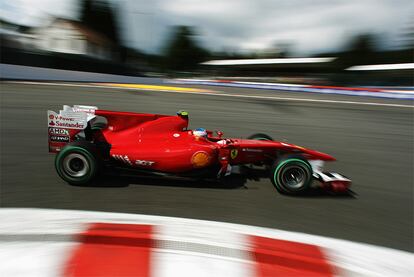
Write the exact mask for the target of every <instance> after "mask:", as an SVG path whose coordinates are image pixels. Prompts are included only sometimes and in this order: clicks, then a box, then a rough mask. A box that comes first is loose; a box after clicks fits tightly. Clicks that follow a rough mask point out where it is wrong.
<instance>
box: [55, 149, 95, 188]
mask: <svg viewBox="0 0 414 277" xmlns="http://www.w3.org/2000/svg"><path fill="white" fill-rule="evenodd" d="M69 151H71V152H81V153H82V154H84V155H85V156H86V158H87V160H88V162H89V166H90V170H89V172H88V173H87V174H86V175H85V176H83V177H79V178H73V177H70V176H68V175H67V174H66V173H64V172H63V170H62V169H61V166H60V163H61V161H62V159H63V158H64V157H65V154H66V153H67V152H69ZM55 167H56V170H57V172H58V173H59V175H60V176H61V177H62V178H63V179H64V180H65V181H68V180H69V181H70V182H80V183H82V182H85V181H88V180H89V179H91V178H92V177H93V175H94V174H95V171H96V160H95V157H94V156H93V155H92V154H91V153H90V152H89V151H88V150H86V149H84V148H82V147H79V146H67V147H65V148H63V149H62V151H60V152H59V153H58V154H57V156H56V159H55Z"/></svg>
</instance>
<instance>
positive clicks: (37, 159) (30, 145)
mask: <svg viewBox="0 0 414 277" xmlns="http://www.w3.org/2000/svg"><path fill="white" fill-rule="evenodd" d="M0 85H1V87H0V97H1V98H0V104H1V106H0V108H1V118H0V120H1V121H0V123H1V126H0V127H1V130H0V131H1V153H0V154H1V180H0V181H1V183H0V184H1V186H0V200H1V202H0V205H1V207H41V208H59V209H77V210H96V211H109V212H126V213H140V214H152V215H166V216H178V217H188V218H198V219H205V220H217V221H224V222H233V223H241V224H249V225H256V226H264V227H271V228H278V229H284V230H289V231H298V232H305V233H310V234H317V235H323V236H328V237H336V238H343V239H347V240H353V241H358V242H365V243H370V244H376V245H382V246H387V247H392V248H396V249H402V250H407V251H413V249H414V245H413V168H414V167H413V141H414V140H413V135H414V132H413V129H414V127H413V126H414V125H413V119H414V117H413V112H414V109H413V108H412V107H411V108H410V107H407V106H409V105H412V104H413V103H412V102H410V101H394V100H382V99H375V98H360V97H344V96H335V95H331V96H325V97H322V96H321V95H313V94H306V93H305V94H298V93H294V94H292V93H287V92H280V93H278V92H275V91H255V90H248V89H244V90H240V89H231V88H218V87H216V88H209V89H213V90H217V91H219V93H225V94H235V93H239V94H240V93H241V94H243V95H259V96H281V97H285V98H286V97H293V98H301V99H302V98H306V99H314V100H315V99H316V100H317V99H330V100H332V101H333V102H307V101H301V100H281V99H268V98H242V97H231V96H220V95H197V94H184V93H171V92H155V91H137V90H123V89H113V88H83V87H68V86H59V85H56V86H48V85H36V84H12V83H6V82H3V83H0ZM337 100H338V101H352V102H375V103H380V104H381V103H382V104H401V105H404V106H402V107H399V106H372V105H365V104H363V105H360V104H352V103H336V102H335V101H337ZM63 104H69V105H72V104H85V105H97V106H98V107H99V108H102V109H111V110H122V111H136V112H148V113H163V114H174V113H175V112H176V111H177V110H180V109H185V110H188V111H189V112H190V127H192V128H196V127H205V128H208V129H221V130H222V131H224V134H225V136H228V137H246V136H248V135H250V134H252V133H257V132H264V133H268V134H269V135H271V136H273V137H274V138H275V139H278V140H286V141H289V142H291V143H295V144H298V145H301V146H305V147H310V148H314V149H317V150H320V151H323V152H327V153H329V154H332V155H333V156H335V157H336V158H337V159H338V161H337V162H334V163H331V164H329V165H328V169H331V170H334V171H338V172H341V173H344V174H345V175H347V176H349V177H351V178H352V179H353V181H354V186H353V191H354V192H355V195H354V196H341V197H338V196H330V195H324V194H317V193H315V194H312V195H308V196H303V197H289V196H283V195H280V194H278V193H277V192H276V191H275V189H274V188H273V186H272V185H271V183H270V181H269V180H268V179H263V180H261V181H248V182H247V183H246V184H245V186H241V187H230V188H229V187H227V188H223V187H221V186H220V185H219V184H215V183H208V182H200V181H197V182H195V181H182V180H171V179H165V178H164V179H162V178H148V177H136V178H131V177H111V178H106V179H105V180H103V181H101V183H98V184H97V186H94V187H78V186H70V185H68V184H66V183H64V182H63V181H62V180H61V179H59V177H58V176H57V174H56V173H55V170H54V165H53V160H54V155H52V154H48V153H47V122H46V110H48V109H52V110H59V109H60V107H61V106H62V105H63Z"/></svg>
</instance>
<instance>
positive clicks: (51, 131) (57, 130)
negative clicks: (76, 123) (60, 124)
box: [49, 128, 69, 136]
mask: <svg viewBox="0 0 414 277" xmlns="http://www.w3.org/2000/svg"><path fill="white" fill-rule="evenodd" d="M49 134H50V135H58V136H69V131H68V130H66V129H62V128H49Z"/></svg>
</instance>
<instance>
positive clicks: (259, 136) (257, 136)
mask: <svg viewBox="0 0 414 277" xmlns="http://www.w3.org/2000/svg"><path fill="white" fill-rule="evenodd" d="M247 139H254V140H273V138H272V137H271V136H269V135H266V134H262V133H258V134H253V135H251V136H249V137H248V138H247Z"/></svg>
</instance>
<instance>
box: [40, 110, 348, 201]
mask: <svg viewBox="0 0 414 277" xmlns="http://www.w3.org/2000/svg"><path fill="white" fill-rule="evenodd" d="M48 134H49V152H51V153H57V155H56V159H55V166H56V170H57V173H58V174H59V176H60V177H61V178H62V179H63V180H65V181H66V182H68V183H70V184H76V185H84V184H88V183H91V182H92V181H93V179H95V178H96V177H97V176H98V175H99V174H102V173H103V172H104V171H107V170H104V168H108V167H111V168H129V169H132V170H134V172H136V173H137V174H139V173H143V172H145V173H151V174H158V175H160V174H162V175H173V176H182V177H190V178H196V179H218V180H225V179H226V178H230V177H231V176H235V175H244V176H247V177H249V175H255V176H261V177H263V176H267V177H269V178H270V181H271V182H272V183H273V185H274V186H275V188H276V189H277V190H278V191H279V192H281V193H284V194H300V193H303V192H306V191H307V190H308V189H309V188H310V187H311V184H312V181H313V180H314V179H316V180H317V181H319V183H320V186H321V187H322V188H325V189H327V190H331V191H334V192H345V191H347V190H348V187H349V186H350V184H351V181H350V180H349V179H348V178H346V177H344V176H342V175H340V174H338V173H330V172H323V171H322V166H323V163H324V162H325V161H334V160H335V158H333V157H332V156H330V155H328V154H324V153H321V152H318V151H315V150H311V149H307V148H303V147H300V146H297V145H294V144H289V143H285V142H279V141H274V140H273V139H271V138H270V137H269V136H267V135H264V134H256V135H253V136H251V137H249V138H248V139H238V138H224V137H223V133H222V132H219V131H217V132H216V135H215V134H214V133H213V132H212V131H209V130H205V129H202V128H199V129H195V130H189V129H188V113H187V112H184V111H180V112H178V113H177V115H174V116H170V115H160V114H144V113H132V112H116V111H107V110H99V109H98V108H97V107H92V106H79V105H75V106H73V107H70V106H64V107H63V110H61V111H60V112H59V113H56V112H53V111H48ZM258 172H260V174H257V173H258Z"/></svg>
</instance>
